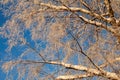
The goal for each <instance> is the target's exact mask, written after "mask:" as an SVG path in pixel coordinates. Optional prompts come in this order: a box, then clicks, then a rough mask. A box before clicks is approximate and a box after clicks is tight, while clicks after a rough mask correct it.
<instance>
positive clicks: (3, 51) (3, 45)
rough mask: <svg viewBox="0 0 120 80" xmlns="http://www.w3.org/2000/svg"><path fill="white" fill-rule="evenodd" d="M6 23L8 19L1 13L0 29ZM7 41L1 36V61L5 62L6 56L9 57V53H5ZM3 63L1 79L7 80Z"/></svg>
mask: <svg viewBox="0 0 120 80" xmlns="http://www.w3.org/2000/svg"><path fill="white" fill-rule="evenodd" d="M5 22H6V18H5V17H4V16H3V13H2V11H0V27H1V26H3V24H4V23H5ZM6 41H7V39H4V38H2V37H1V35H0V60H2V61H3V60H4V58H5V56H7V53H6V52H5V49H6V48H7V44H6ZM1 64H2V63H1V62H0V79H1V80H5V76H6V75H5V73H3V71H2V69H1Z"/></svg>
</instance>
